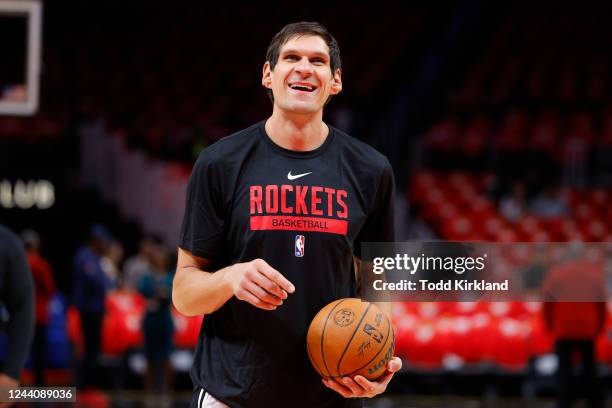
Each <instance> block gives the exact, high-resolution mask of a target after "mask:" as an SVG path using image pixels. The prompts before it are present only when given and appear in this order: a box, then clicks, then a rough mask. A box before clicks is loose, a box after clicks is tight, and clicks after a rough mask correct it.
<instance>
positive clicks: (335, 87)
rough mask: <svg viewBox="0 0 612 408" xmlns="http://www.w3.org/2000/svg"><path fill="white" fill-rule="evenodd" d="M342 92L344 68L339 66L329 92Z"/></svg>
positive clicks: (334, 93) (332, 93) (331, 93)
mask: <svg viewBox="0 0 612 408" xmlns="http://www.w3.org/2000/svg"><path fill="white" fill-rule="evenodd" d="M340 92H342V70H341V69H340V68H338V69H337V70H336V73H335V74H334V77H333V78H332V86H331V89H330V92H329V93H330V95H337V94H339V93H340Z"/></svg>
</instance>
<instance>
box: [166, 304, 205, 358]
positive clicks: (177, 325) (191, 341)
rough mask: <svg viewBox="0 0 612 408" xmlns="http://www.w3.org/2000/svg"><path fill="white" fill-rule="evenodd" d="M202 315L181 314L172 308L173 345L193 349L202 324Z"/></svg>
mask: <svg viewBox="0 0 612 408" xmlns="http://www.w3.org/2000/svg"><path fill="white" fill-rule="evenodd" d="M202 319H203V318H202V316H192V317H187V316H183V315H182V314H180V313H179V312H177V311H176V309H174V308H172V320H173V321H174V337H173V339H174V345H175V346H176V347H178V348H188V349H195V347H196V345H197V344H198V335H199V334H200V327H201V326H202Z"/></svg>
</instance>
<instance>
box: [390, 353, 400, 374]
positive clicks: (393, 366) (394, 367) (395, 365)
mask: <svg viewBox="0 0 612 408" xmlns="http://www.w3.org/2000/svg"><path fill="white" fill-rule="evenodd" d="M401 369H402V359H401V358H399V357H393V358H392V359H391V360H389V363H387V370H389V371H391V372H392V373H395V372H397V371H399V370H401Z"/></svg>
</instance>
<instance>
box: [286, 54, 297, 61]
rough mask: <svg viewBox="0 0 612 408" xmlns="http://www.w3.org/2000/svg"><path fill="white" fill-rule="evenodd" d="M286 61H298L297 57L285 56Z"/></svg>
mask: <svg viewBox="0 0 612 408" xmlns="http://www.w3.org/2000/svg"><path fill="white" fill-rule="evenodd" d="M285 59H286V60H290V61H296V60H297V59H298V57H297V55H287V56H286V57H285Z"/></svg>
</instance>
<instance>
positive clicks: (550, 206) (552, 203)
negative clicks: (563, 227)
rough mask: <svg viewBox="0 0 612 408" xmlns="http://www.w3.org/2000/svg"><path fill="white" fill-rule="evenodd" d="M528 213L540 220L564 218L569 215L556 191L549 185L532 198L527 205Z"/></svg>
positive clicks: (564, 203)
mask: <svg viewBox="0 0 612 408" xmlns="http://www.w3.org/2000/svg"><path fill="white" fill-rule="evenodd" d="M529 212H530V213H531V214H532V215H535V216H536V217H541V218H554V217H565V216H567V215H568V214H569V208H568V206H567V203H566V202H565V201H564V200H563V198H562V197H561V195H560V194H559V192H558V191H557V189H556V188H555V187H554V186H552V185H549V186H546V187H545V188H544V191H542V193H540V194H539V195H537V196H536V197H534V199H533V201H532V202H531V204H530V205H529Z"/></svg>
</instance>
